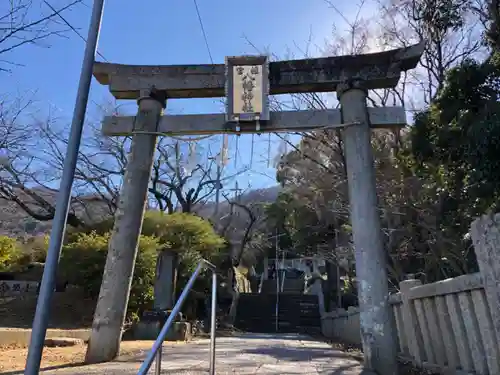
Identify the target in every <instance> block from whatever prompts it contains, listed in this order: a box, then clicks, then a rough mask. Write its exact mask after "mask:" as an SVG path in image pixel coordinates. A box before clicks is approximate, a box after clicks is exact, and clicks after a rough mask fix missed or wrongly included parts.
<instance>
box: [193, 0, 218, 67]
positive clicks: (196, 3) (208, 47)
mask: <svg viewBox="0 0 500 375" xmlns="http://www.w3.org/2000/svg"><path fill="white" fill-rule="evenodd" d="M193 2H194V7H195V8H196V14H197V15H198V21H200V27H201V32H202V33H203V39H204V40H205V46H206V47H207V51H208V56H209V57H210V62H211V63H212V64H213V63H214V59H213V58H212V52H210V46H209V45H208V38H207V33H206V32H205V27H203V20H202V19H201V14H200V9H199V8H198V2H197V1H196V0H193Z"/></svg>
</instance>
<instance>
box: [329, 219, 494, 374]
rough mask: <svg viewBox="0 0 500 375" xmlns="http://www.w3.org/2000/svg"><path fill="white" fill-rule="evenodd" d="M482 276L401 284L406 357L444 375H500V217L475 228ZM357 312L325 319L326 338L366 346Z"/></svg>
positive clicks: (396, 299) (397, 310) (396, 305)
mask: <svg viewBox="0 0 500 375" xmlns="http://www.w3.org/2000/svg"><path fill="white" fill-rule="evenodd" d="M471 236H472V238H473V242H474V246H475V251H476V254H477V259H478V264H479V268H480V271H481V272H479V273H475V274H469V275H463V276H459V277H456V278H452V279H448V280H443V281H439V282H436V283H432V284H425V285H422V284H421V282H420V281H419V280H406V281H403V282H401V283H400V292H399V293H397V294H393V295H391V296H390V297H389V302H390V304H391V305H392V311H393V315H394V322H395V325H396V328H397V334H398V337H397V339H398V345H399V353H400V356H401V357H403V358H404V359H407V360H411V361H412V362H413V363H414V364H415V365H417V366H419V367H422V368H426V369H429V370H432V371H434V372H438V373H443V374H444V373H446V374H448V373H451V374H475V375H499V374H500V350H499V343H500V311H499V310H500V215H496V216H495V217H492V216H484V217H482V218H480V219H478V220H476V221H475V222H474V223H473V225H472V228H471ZM359 315H360V314H359V311H358V309H357V308H350V309H349V310H347V311H345V310H340V311H336V312H333V313H328V314H325V315H324V316H323V317H322V331H323V334H324V335H325V336H326V337H330V338H337V339H339V340H340V341H343V342H346V343H350V344H355V345H361V335H360V323H359V322H360V316H359Z"/></svg>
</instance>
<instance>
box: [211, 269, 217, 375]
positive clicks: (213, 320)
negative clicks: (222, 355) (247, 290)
mask: <svg viewBox="0 0 500 375" xmlns="http://www.w3.org/2000/svg"><path fill="white" fill-rule="evenodd" d="M216 317H217V274H216V273H215V271H212V310H211V316H210V321H211V323H210V371H209V374H210V375H215V328H216Z"/></svg>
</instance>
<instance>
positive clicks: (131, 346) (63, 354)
mask: <svg viewBox="0 0 500 375" xmlns="http://www.w3.org/2000/svg"><path fill="white" fill-rule="evenodd" d="M182 343H183V342H180V343H168V344H165V345H180V344H182ZM152 346H153V341H123V342H122V344H121V348H120V357H122V358H123V357H125V358H126V357H133V356H138V355H140V354H142V353H144V352H146V351H148V350H150V349H151V347H152ZM86 350H87V345H77V346H71V347H65V348H44V351H43V358H42V364H41V368H42V369H43V368H48V367H54V366H57V367H58V366H70V365H78V364H82V363H83V360H84V358H85V351H86ZM27 354H28V348H16V347H12V346H11V347H0V374H5V373H10V372H13V371H21V370H24V366H25V363H26V356H27Z"/></svg>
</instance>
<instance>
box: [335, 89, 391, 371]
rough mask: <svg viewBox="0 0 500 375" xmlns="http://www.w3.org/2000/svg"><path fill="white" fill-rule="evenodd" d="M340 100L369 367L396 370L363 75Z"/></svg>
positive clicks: (360, 301) (362, 336) (361, 321)
mask: <svg viewBox="0 0 500 375" xmlns="http://www.w3.org/2000/svg"><path fill="white" fill-rule="evenodd" d="M337 93H338V98H339V101H340V105H341V113H342V123H343V124H345V128H344V130H343V140H344V150H345V157H346V168H347V180H348V188H349V203H350V216H351V223H352V229H353V242H354V248H355V257H356V277H357V280H358V299H359V306H360V325H361V338H362V343H363V352H364V359H365V367H366V368H367V369H369V370H374V371H376V372H377V373H379V374H384V375H396V374H397V371H398V370H397V347H396V345H395V342H396V340H394V335H395V334H396V330H395V327H394V326H393V319H392V318H391V314H392V311H391V306H390V304H389V291H388V281H387V279H388V274H387V264H386V252H385V249H384V247H383V241H382V232H381V228H380V218H379V212H378V207H377V205H378V202H377V192H376V182H375V170H374V165H373V164H374V163H373V151H372V146H371V130H370V124H369V118H368V109H367V106H366V97H367V91H366V90H365V89H364V87H363V83H362V82H361V81H359V80H350V81H349V82H346V83H345V84H342V85H339V87H337Z"/></svg>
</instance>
